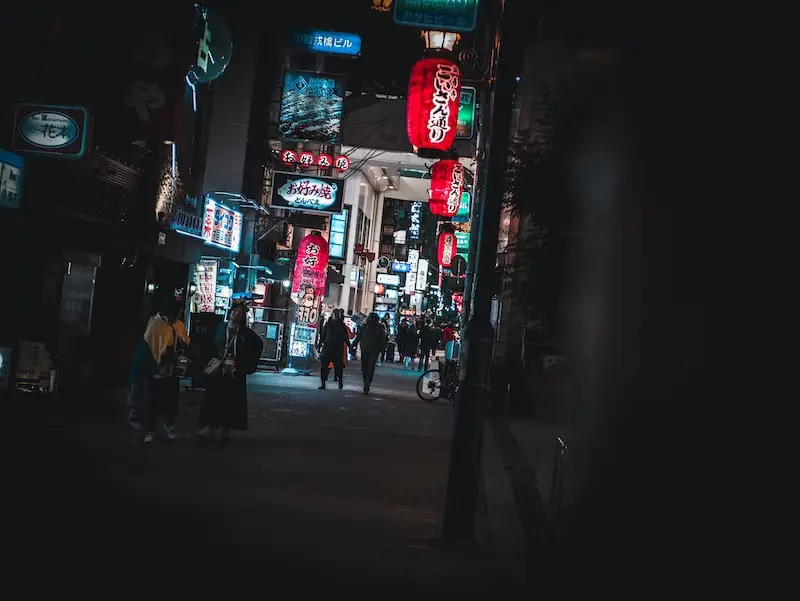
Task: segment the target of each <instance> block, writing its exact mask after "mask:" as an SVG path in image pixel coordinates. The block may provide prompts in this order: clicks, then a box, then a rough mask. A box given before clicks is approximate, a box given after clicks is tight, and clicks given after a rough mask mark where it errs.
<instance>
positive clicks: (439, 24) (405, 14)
mask: <svg viewBox="0 0 800 601" xmlns="http://www.w3.org/2000/svg"><path fill="white" fill-rule="evenodd" d="M477 21H478V0H396V2H395V5H394V22H395V23H397V24H398V25H407V26H409V27H416V28H419V29H432V28H434V29H441V30H444V31H473V30H474V29H475V24H476V23H477Z"/></svg>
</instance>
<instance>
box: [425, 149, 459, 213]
mask: <svg viewBox="0 0 800 601" xmlns="http://www.w3.org/2000/svg"><path fill="white" fill-rule="evenodd" d="M463 191H464V166H463V165H462V164H461V163H459V162H458V161H454V160H452V159H442V160H441V161H437V162H436V163H434V164H433V167H432V168H431V189H430V191H429V192H428V198H429V200H430V201H431V213H433V214H434V215H439V216H440V217H454V216H456V215H457V214H458V208H459V206H461V193H462V192H463Z"/></svg>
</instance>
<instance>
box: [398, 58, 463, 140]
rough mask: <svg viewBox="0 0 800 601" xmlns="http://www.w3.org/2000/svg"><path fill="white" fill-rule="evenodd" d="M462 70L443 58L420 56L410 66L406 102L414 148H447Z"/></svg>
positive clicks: (452, 134)
mask: <svg viewBox="0 0 800 601" xmlns="http://www.w3.org/2000/svg"><path fill="white" fill-rule="evenodd" d="M460 94H461V72H460V71H459V69H458V65H457V64H456V63H454V62H453V61H451V60H449V59H446V58H423V59H422V60H421V61H418V62H417V63H416V64H415V65H414V66H413V67H412V68H411V77H410V78H409V83H408V101H407V104H406V131H407V132H408V140H409V141H410V142H411V144H412V145H414V146H416V147H417V148H430V149H434V150H449V149H450V147H451V146H452V145H453V141H454V140H455V138H456V124H457V121H458V103H459V95H460Z"/></svg>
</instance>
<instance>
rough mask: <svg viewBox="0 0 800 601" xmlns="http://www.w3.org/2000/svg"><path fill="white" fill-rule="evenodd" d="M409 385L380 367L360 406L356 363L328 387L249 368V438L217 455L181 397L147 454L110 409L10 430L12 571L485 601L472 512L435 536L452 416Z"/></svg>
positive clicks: (484, 570) (485, 547)
mask: <svg viewBox="0 0 800 601" xmlns="http://www.w3.org/2000/svg"><path fill="white" fill-rule="evenodd" d="M418 375H419V372H413V373H412V372H404V371H403V370H402V368H399V367H398V366H397V365H394V366H392V365H384V366H382V367H379V368H378V372H377V374H376V380H375V384H374V386H373V390H372V393H371V394H370V395H369V396H365V395H363V394H362V393H361V374H360V368H359V364H358V363H357V362H356V363H354V364H351V365H350V366H349V367H348V368H347V369H346V371H345V389H344V390H342V391H339V390H338V389H336V385H335V384H334V385H333V386H332V387H331V386H330V384H332V382H331V383H329V388H328V390H324V391H318V390H317V389H316V388H317V386H318V385H319V379H318V376H308V377H304V376H298V377H291V376H282V375H279V374H268V373H259V374H256V375H254V376H252V377H251V379H250V384H249V387H250V402H249V413H250V427H249V430H248V431H247V432H246V433H234V438H233V441H232V442H230V443H227V444H226V443H222V442H221V441H220V440H214V441H202V440H199V439H197V438H196V437H195V433H194V427H193V425H194V420H195V418H196V415H197V411H198V403H199V401H200V399H201V395H202V393H201V392H197V391H194V392H184V393H183V394H182V399H181V419H180V422H179V432H180V434H181V436H182V437H181V439H180V440H178V441H176V442H169V441H168V440H167V439H166V437H162V439H160V440H158V441H157V442H156V443H154V444H151V445H145V444H144V443H142V442H141V434H140V433H138V432H135V431H133V430H132V429H131V428H130V427H129V426H128V425H127V423H126V422H125V421H124V419H123V418H122V417H121V416H119V417H117V418H111V417H108V418H98V417H96V416H95V417H82V418H76V419H74V420H70V421H71V423H67V421H65V420H64V419H63V418H57V417H50V418H46V417H41V418H40V419H37V420H35V422H34V423H30V424H26V425H25V427H24V428H23V431H17V432H16V435H14V436H13V437H12V438H8V439H6V441H5V442H6V445H8V449H7V450H6V451H5V452H4V457H5V459H4V461H5V464H6V466H7V468H10V470H9V469H7V470H5V471H6V472H7V473H8V472H9V471H10V473H11V474H13V475H12V477H11V478H7V479H6V481H7V482H8V483H9V484H10V485H9V486H7V487H5V490H6V501H9V500H11V501H12V507H11V508H10V510H9V511H6V512H5V516H6V518H9V517H13V516H16V517H14V518H13V519H11V520H10V521H9V524H8V527H7V528H5V529H4V530H5V533H6V534H5V535H4V537H5V538H6V542H11V543H12V547H13V548H14V549H15V556H14V564H15V565H18V566H19V570H17V569H15V570H13V572H12V574H13V576H14V577H22V576H24V579H25V580H28V579H30V580H31V581H32V582H38V581H40V577H39V576H37V573H36V567H37V566H39V565H41V562H42V561H44V558H45V557H47V558H49V559H48V562H50V563H52V566H48V568H47V571H48V573H50V574H52V575H53V577H54V578H55V577H56V576H55V575H56V574H58V576H57V578H58V581H59V583H60V584H63V583H64V582H65V580H64V579H76V578H77V579H78V580H80V578H81V576H80V570H76V568H78V567H80V566H83V567H85V566H89V565H92V566H95V567H96V568H97V569H95V570H93V571H94V572H95V573H105V574H107V575H108V576H109V577H110V576H112V575H113V576H114V577H117V578H119V577H122V578H134V579H136V580H137V581H138V579H139V578H140V575H142V574H149V573H152V578H153V581H154V582H155V583H161V582H162V581H164V579H165V578H166V579H167V580H166V582H170V581H173V580H176V579H177V580H179V581H181V582H184V581H185V582H186V584H187V586H193V585H198V586H205V583H206V581H208V584H209V585H210V584H211V583H212V582H214V581H216V580H217V579H218V578H220V577H225V578H234V579H235V580H231V582H236V583H237V584H241V583H244V582H248V583H249V582H250V581H251V580H253V581H255V582H260V583H261V584H262V585H264V586H266V585H267V584H268V585H269V590H270V591H277V590H286V591H289V590H291V591H293V592H294V593H295V594H298V593H301V594H302V593H308V594H313V595H320V594H322V593H323V592H324V593H325V594H326V595H328V594H332V593H337V592H346V593H351V594H355V595H357V596H358V598H361V597H366V595H367V594H369V595H378V596H380V598H384V599H385V598H401V597H402V598H407V597H408V596H409V595H416V596H419V595H420V594H423V595H424V596H423V597H422V598H453V599H462V600H466V599H492V598H499V597H498V595H499V591H498V588H497V587H498V580H502V577H501V576H500V575H499V572H497V571H496V570H495V567H496V566H495V565H494V561H493V553H492V551H491V547H490V545H489V536H488V532H487V526H486V523H487V522H486V519H485V515H482V516H479V520H478V540H477V541H476V543H475V544H474V545H470V546H469V547H468V548H464V547H462V548H459V549H444V548H442V546H441V545H440V544H439V543H437V542H435V539H437V538H438V536H439V533H440V530H441V517H442V507H443V504H444V493H445V483H446V473H447V460H448V450H449V439H450V436H451V428H452V421H453V416H454V412H453V408H452V406H451V405H450V404H448V403H445V402H438V403H425V402H423V401H421V400H419V398H418V397H417V396H416V393H415V390H414V387H415V384H416V379H417V377H418ZM17 435H19V436H17ZM4 446H5V445H4ZM10 457H13V458H17V459H15V460H14V461H9V458H10ZM12 482H13V484H11V483H12ZM9 493H11V494H10V495H9ZM43 540H47V541H48V543H47V545H46V549H45V548H43V547H42V541H43ZM51 541H52V542H51ZM184 566H185V567H184ZM7 567H8V566H7ZM185 570H189V571H188V572H185ZM62 572H63V573H62ZM43 584H44V585H46V586H47V585H49V584H52V582H47V581H45V582H43ZM158 586H161V584H158ZM503 598H507V597H503Z"/></svg>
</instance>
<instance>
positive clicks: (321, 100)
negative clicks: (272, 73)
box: [278, 71, 345, 144]
mask: <svg viewBox="0 0 800 601" xmlns="http://www.w3.org/2000/svg"><path fill="white" fill-rule="evenodd" d="M344 81H345V80H344V77H342V76H338V75H327V74H325V73H314V72H310V71H286V73H285V74H284V77H283V97H282V98H281V113H280V124H279V126H278V129H279V132H280V137H281V139H283V140H291V141H314V142H323V143H325V144H339V143H340V141H341V135H342V108H343V106H344Z"/></svg>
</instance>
